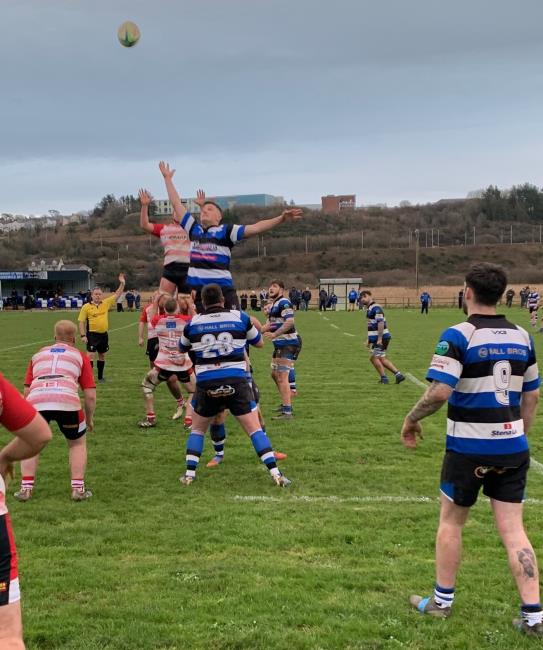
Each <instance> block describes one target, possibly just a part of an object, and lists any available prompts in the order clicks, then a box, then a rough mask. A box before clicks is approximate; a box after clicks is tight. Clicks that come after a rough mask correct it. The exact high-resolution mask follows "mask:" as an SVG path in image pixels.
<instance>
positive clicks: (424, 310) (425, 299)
mask: <svg viewBox="0 0 543 650" xmlns="http://www.w3.org/2000/svg"><path fill="white" fill-rule="evenodd" d="M431 302H432V296H431V295H430V294H429V293H428V292H427V291H423V292H422V293H421V294H420V313H421V314H428V307H429V306H430V304H431Z"/></svg>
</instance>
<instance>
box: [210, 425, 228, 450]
mask: <svg viewBox="0 0 543 650" xmlns="http://www.w3.org/2000/svg"><path fill="white" fill-rule="evenodd" d="M209 432H210V434H211V441H212V442H213V449H214V450H215V456H218V457H219V458H224V443H225V441H226V429H225V427H224V424H212V425H211V427H210V428H209Z"/></svg>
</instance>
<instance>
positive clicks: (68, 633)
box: [0, 309, 543, 650]
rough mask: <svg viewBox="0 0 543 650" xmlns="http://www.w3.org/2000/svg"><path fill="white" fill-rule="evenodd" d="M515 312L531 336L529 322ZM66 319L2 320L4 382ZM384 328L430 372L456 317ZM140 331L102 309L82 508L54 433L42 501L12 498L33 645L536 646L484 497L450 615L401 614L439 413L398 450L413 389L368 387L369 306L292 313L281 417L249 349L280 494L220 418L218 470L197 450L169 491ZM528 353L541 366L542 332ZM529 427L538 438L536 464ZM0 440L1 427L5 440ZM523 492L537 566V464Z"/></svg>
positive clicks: (426, 502) (419, 566)
mask: <svg viewBox="0 0 543 650" xmlns="http://www.w3.org/2000/svg"><path fill="white" fill-rule="evenodd" d="M509 313H510V316H511V318H512V319H513V320H515V321H516V322H518V323H520V324H523V325H524V326H526V325H527V320H528V319H527V315H526V312H521V311H520V310H515V309H513V310H511V311H510V312H509ZM60 317H65V314H62V315H60V314H52V313H24V312H23V313H21V312H18V313H0V331H1V332H2V338H1V341H2V343H1V346H0V370H1V371H2V372H3V373H4V374H5V375H6V376H7V377H8V378H9V379H10V380H11V381H13V382H14V383H16V384H17V385H18V387H19V388H22V379H23V376H24V370H25V367H26V364H27V363H28V360H29V358H30V356H31V354H33V353H34V352H35V351H36V350H37V349H38V348H39V347H40V345H42V344H45V343H46V342H48V340H49V338H50V336H51V333H52V328H53V323H54V321H55V320H57V319H58V318H60ZM71 317H73V318H74V319H75V318H76V314H73V315H72V316H71ZM387 317H388V321H389V325H390V329H391V331H392V335H393V342H392V344H391V347H390V350H389V356H390V358H391V359H392V360H393V361H394V362H395V363H396V364H397V365H398V366H399V367H400V368H401V369H402V370H403V371H405V372H410V373H412V375H413V376H414V377H416V378H418V379H420V380H422V379H424V373H425V370H426V367H427V365H428V363H429V360H430V357H431V354H432V352H433V349H434V347H435V344H436V342H437V340H438V337H439V334H440V332H441V330H443V329H444V328H445V327H447V326H448V325H450V324H452V323H454V322H458V321H459V320H461V319H462V318H463V315H462V314H461V312H459V311H458V310H452V309H451V310H434V311H432V312H431V313H430V315H429V316H421V315H419V314H418V312H416V311H402V310H388V312H387ZM136 319H137V315H136V314H116V313H112V314H111V320H110V327H111V333H110V347H111V351H110V352H109V354H108V361H107V365H106V376H107V379H108V382H107V383H106V384H104V385H99V387H98V407H97V412H96V417H95V425H96V431H95V432H94V433H91V434H89V436H88V444H89V468H88V474H87V484H88V486H89V487H90V488H91V489H92V490H93V492H94V495H95V496H94V498H93V499H92V500H91V501H90V502H88V503H79V504H78V503H72V502H70V500H69V474H68V464H67V449H66V444H65V442H64V440H63V437H62V435H61V434H60V433H59V432H58V431H57V430H56V429H55V428H54V429H53V431H54V434H55V436H54V440H53V441H52V442H51V444H50V445H49V446H48V447H47V448H46V449H45V451H44V452H43V454H42V460H41V464H40V469H39V474H38V479H37V484H36V489H35V496H34V498H33V499H32V501H30V502H29V503H23V504H21V503H17V502H16V501H15V500H14V499H13V498H12V497H10V498H9V499H8V504H9V507H10V511H11V514H12V519H13V523H14V528H15V534H16V539H17V545H18V549H19V556H20V574H21V587H22V593H23V611H24V622H25V636H26V640H27V645H28V648H29V649H36V650H37V649H46V648H47V649H54V650H98V649H101V650H106V649H107V650H125V649H126V650H140V649H141V650H144V649H145V650H147V649H149V650H150V649H153V650H159V649H160V650H174V649H181V648H183V649H185V648H191V649H192V648H194V649H200V648H202V649H203V648H206V649H224V650H226V649H261V648H262V649H265V650H272V649H275V648H277V649H279V648H280V649H287V648H288V649H319V648H323V649H324V648H342V649H352V650H354V649H355V648H356V649H364V650H378V649H379V650H380V649H385V648H387V649H388V648H410V649H412V650H415V649H428V650H433V649H435V648H441V649H449V648H524V647H526V648H528V647H532V646H533V643H534V642H533V641H531V640H529V639H525V638H523V637H521V636H520V635H519V634H518V633H517V632H515V631H514V630H513V629H512V627H511V619H512V618H513V616H514V615H515V614H516V613H517V607H518V597H517V594H516V590H515V587H514V584H513V580H512V578H511V576H510V574H509V570H508V567H507V562H506V557H505V552H504V550H503V549H502V547H501V543H500V542H499V539H498V537H497V534H496V533H495V531H494V527H493V522H492V517H491V514H490V511H489V506H488V503H487V502H486V501H485V500H484V499H481V501H480V503H478V504H477V506H476V507H475V508H474V509H473V514H472V517H471V518H470V521H469V522H468V525H467V527H466V531H465V536H464V542H465V551H464V560H463V564H462V568H461V571H460V575H459V580H458V585H457V598H456V602H455V612H454V615H453V617H452V618H451V619H449V620H447V621H439V620H433V619H430V620H427V619H425V618H424V617H422V616H420V615H418V614H417V613H416V612H413V611H411V610H410V608H409V605H408V602H407V599H408V596H409V594H411V593H422V594H429V593H430V591H431V589H432V587H433V580H434V573H433V545H434V535H435V530H436V526H437V516H438V501H437V496H438V480H439V469H440V464H441V457H442V451H443V446H444V437H445V433H444V424H445V409H443V410H442V411H441V412H440V413H439V414H437V415H435V416H434V417H433V418H430V419H428V420H426V421H425V422H424V423H423V424H424V425H425V427H424V428H425V439H424V441H423V443H422V444H421V445H420V447H419V449H418V450H417V451H415V452H410V451H407V450H405V449H404V448H403V447H402V446H401V445H400V442H399V429H400V425H401V422H402V419H403V417H404V415H405V413H406V412H407V411H408V409H409V408H410V406H411V405H412V404H413V403H414V402H415V400H416V399H417V398H418V396H419V395H420V394H421V388H420V387H419V386H418V385H416V384H414V383H412V382H409V381H406V382H404V383H403V384H401V385H399V386H396V385H394V384H391V385H390V386H380V385H378V384H377V375H376V373H375V371H374V370H373V368H372V367H370V364H369V362H368V358H367V357H368V355H367V351H366V349H365V348H364V347H363V345H362V344H363V341H364V340H365V318H364V316H363V314H362V313H361V312H356V313H346V312H337V313H334V312H327V313H326V314H324V315H322V314H318V313H316V312H309V313H298V314H296V321H297V324H298V327H299V330H300V332H301V333H302V335H303V339H304V348H303V351H302V354H301V356H300V359H299V362H298V365H297V368H298V386H299V393H300V394H299V397H297V398H296V401H295V405H294V408H295V416H296V417H295V419H294V421H292V422H284V423H274V422H272V421H271V411H272V409H273V407H274V406H275V405H276V404H277V403H278V398H277V394H276V391H275V388H274V386H273V384H272V382H271V379H270V378H269V360H270V353H271V346H270V345H269V344H267V345H266V347H265V348H264V350H254V351H253V352H252V355H251V357H252V360H253V364H254V367H255V375H256V378H257V381H258V384H259V386H260V389H261V393H262V405H263V410H264V414H265V415H266V416H267V420H268V422H267V424H268V433H269V435H270V438H271V440H272V442H273V444H274V447H275V448H276V449H279V450H281V451H284V452H286V453H288V459H287V460H286V461H283V462H282V463H281V468H282V470H283V471H284V473H285V474H286V475H287V476H288V477H289V478H291V479H292V481H293V485H292V487H291V488H290V489H288V490H279V489H278V488H276V487H275V486H274V485H273V484H272V482H271V480H270V479H269V477H268V476H267V473H266V472H265V471H264V470H263V468H262V466H261V463H260V462H259V461H258V459H257V458H256V455H255V454H254V451H253V449H252V446H251V444H250V442H249V441H248V439H247V438H246V436H245V435H244V434H242V432H241V430H240V429H239V427H238V426H237V424H235V423H234V421H233V420H232V419H231V418H229V419H228V422H227V429H228V438H227V446H226V461H225V462H224V463H223V465H222V466H220V467H219V468H217V469H215V470H208V469H206V468H205V463H206V462H207V460H209V458H210V457H211V455H212V447H211V444H210V443H209V440H207V441H206V449H205V451H204V455H203V458H202V463H201V466H200V468H199V471H198V480H197V482H196V483H195V484H194V485H193V486H191V487H190V488H183V487H182V486H181V485H180V484H179V482H178V480H177V479H178V477H179V475H180V474H181V473H182V472H183V470H184V442H185V439H186V434H185V433H184V432H183V430H182V429H181V427H180V425H178V424H174V423H173V422H172V421H171V420H170V417H171V415H172V413H173V411H174V403H173V400H172V398H171V397H170V396H169V394H168V393H167V389H166V387H165V386H162V387H161V388H159V389H158V391H157V393H156V397H157V409H156V410H157V413H158V426H157V427H156V428H155V429H151V430H140V429H138V427H137V422H138V419H139V418H140V417H141V416H142V415H143V400H142V396H141V391H140V387H139V384H140V381H141V378H142V376H143V374H144V372H145V370H146V368H147V361H146V358H145V356H144V353H143V351H142V350H141V348H139V347H138V346H137V326H136ZM536 345H537V348H538V350H539V352H540V355H541V352H543V350H542V347H543V345H542V340H541V338H538V335H536ZM542 358H543V357H542ZM541 423H542V420H541V417H538V419H537V421H536V423H535V426H534V428H533V431H532V432H531V436H530V437H531V440H532V452H533V456H534V457H535V458H536V459H540V460H542V461H543V444H542V443H541V441H540V435H539V434H540V431H541ZM54 426H55V425H53V427H54ZM7 439H8V434H7V433H6V431H5V430H2V431H1V432H0V442H1V443H4V442H5V441H6V440H7ZM15 488H16V485H14V484H12V485H11V486H10V489H9V492H10V493H11V492H13V491H14V489H15ZM528 488H529V493H528V496H529V497H530V498H532V499H534V501H532V502H529V503H528V504H527V506H526V522H527V528H528V532H529V535H530V536H531V539H532V543H533V544H534V546H535V548H536V550H539V551H540V556H541V557H540V559H541V560H543V552H541V549H542V542H543V532H542V531H541V527H540V525H538V522H540V521H541V517H540V510H541V503H542V501H541V500H543V475H541V474H539V473H537V471H536V470H532V471H531V473H530V479H529V484H528Z"/></svg>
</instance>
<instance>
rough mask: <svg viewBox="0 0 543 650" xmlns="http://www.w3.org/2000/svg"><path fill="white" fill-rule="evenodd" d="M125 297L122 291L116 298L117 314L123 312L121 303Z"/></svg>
mask: <svg viewBox="0 0 543 650" xmlns="http://www.w3.org/2000/svg"><path fill="white" fill-rule="evenodd" d="M125 296H126V293H125V292H124V291H123V292H122V293H121V295H120V296H119V297H118V298H117V300H116V304H117V312H120V311H124V306H123V302H124V298H125Z"/></svg>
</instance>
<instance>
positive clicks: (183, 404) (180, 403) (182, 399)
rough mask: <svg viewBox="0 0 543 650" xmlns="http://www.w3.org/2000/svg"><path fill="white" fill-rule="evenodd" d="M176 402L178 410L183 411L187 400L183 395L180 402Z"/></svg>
mask: <svg viewBox="0 0 543 650" xmlns="http://www.w3.org/2000/svg"><path fill="white" fill-rule="evenodd" d="M176 402H177V408H180V409H182V408H184V407H185V398H184V397H183V396H182V395H181V397H180V398H179V399H178V400H176Z"/></svg>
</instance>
